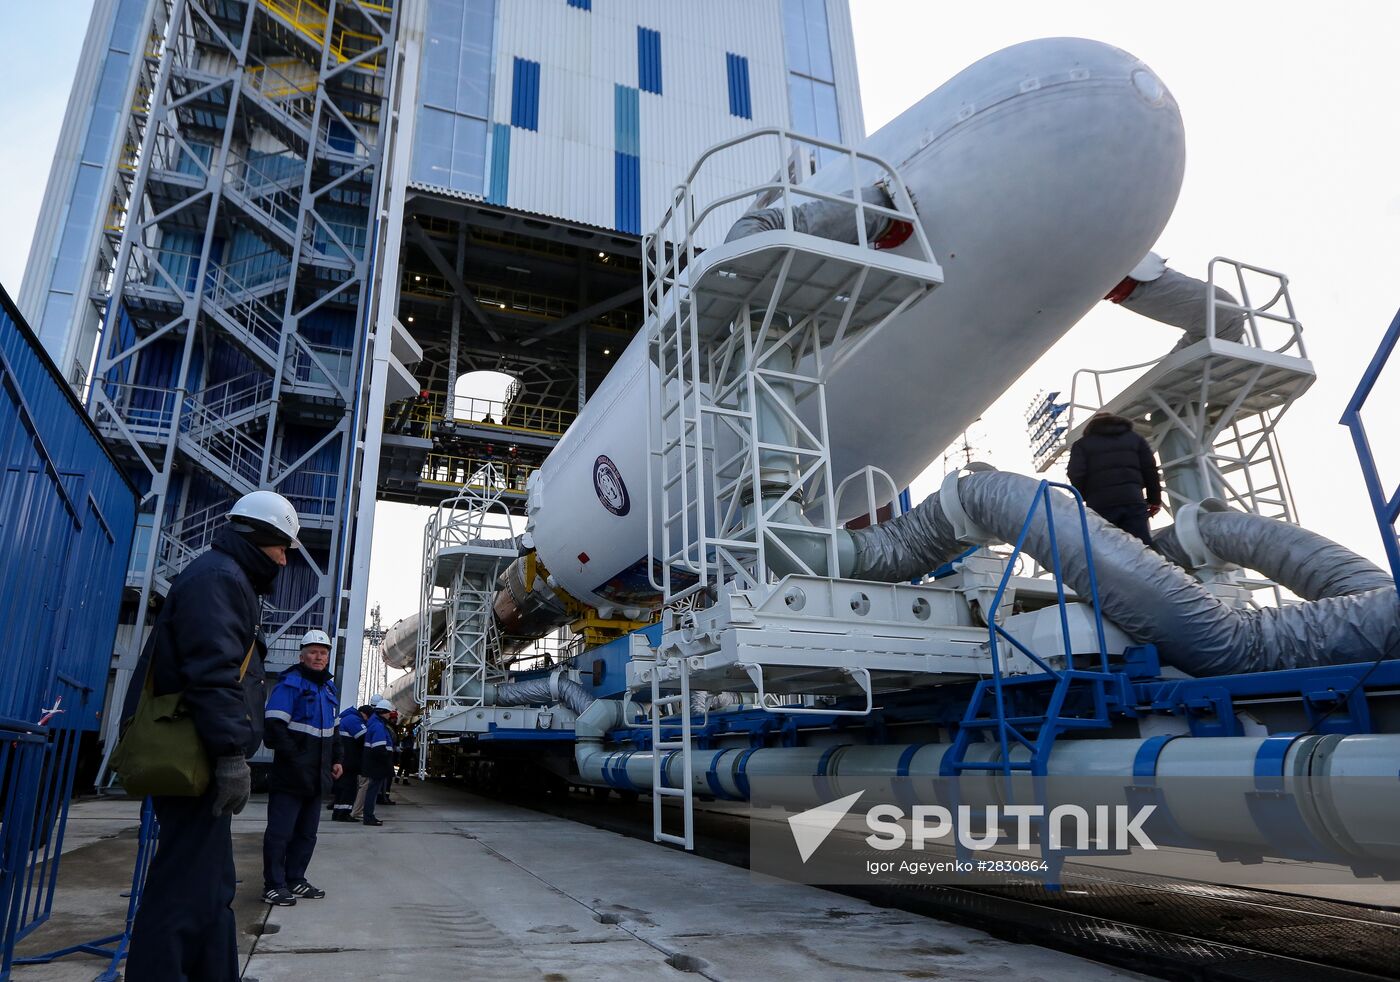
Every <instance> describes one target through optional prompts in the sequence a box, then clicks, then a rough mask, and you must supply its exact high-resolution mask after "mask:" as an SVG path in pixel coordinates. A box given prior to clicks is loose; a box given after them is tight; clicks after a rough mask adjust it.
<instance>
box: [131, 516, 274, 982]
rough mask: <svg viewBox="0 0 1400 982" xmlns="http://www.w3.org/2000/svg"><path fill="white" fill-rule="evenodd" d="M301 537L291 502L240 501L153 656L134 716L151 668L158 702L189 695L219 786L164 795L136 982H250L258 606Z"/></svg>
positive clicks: (156, 636) (135, 691)
mask: <svg viewBox="0 0 1400 982" xmlns="http://www.w3.org/2000/svg"><path fill="white" fill-rule="evenodd" d="M299 529H300V526H299V523H298V521H297V514H296V510H295V509H294V508H293V507H292V505H291V503H290V502H288V501H287V499H286V498H283V497H282V496H281V495H279V494H276V493H274V492H272V491H256V492H254V493H252V494H248V495H244V496H243V497H242V498H240V499H239V500H238V501H237V502H236V503H235V504H234V506H233V509H232V510H231V511H230V512H229V524H228V525H226V526H224V527H223V528H221V529H219V531H218V532H217V533H216V534H215V536H214V542H213V545H212V547H211V548H210V549H209V551H208V552H205V553H204V554H203V555H201V556H199V557H198V558H197V559H195V560H194V562H192V563H190V565H189V566H188V567H187V568H186V569H185V570H184V572H182V573H181V574H180V575H179V576H178V577H176V579H175V581H174V583H172V584H171V586H170V593H169V595H168V596H167V597H166V598H165V604H164V606H163V607H161V611H160V614H159V616H158V617H157V618H156V621H155V624H154V626H153V627H152V628H151V633H150V636H149V637H148V638H147V640H146V646H145V648H144V649H143V650H142V653H141V660H140V662H139V663H138V665H137V669H136V672H135V675H134V677H133V684H132V687H131V691H130V692H129V693H128V699H127V704H126V711H125V712H124V717H126V718H130V716H132V715H133V714H134V713H135V709H136V702H137V700H138V699H139V696H140V691H141V688H142V686H143V683H144V681H145V678H146V672H147V670H149V671H150V673H151V682H152V687H153V691H154V693H155V695H158V696H159V695H167V694H171V693H175V692H182V693H183V694H184V698H183V700H182V705H183V707H184V709H185V711H186V712H187V713H188V714H189V715H190V717H191V719H192V721H193V722H194V727H195V731H196V732H197V733H198V734H199V739H200V742H201V743H202V744H203V745H204V750H205V752H206V753H207V754H208V755H209V759H210V764H211V768H210V770H211V773H212V780H211V781H210V783H209V787H208V789H207V790H206V791H205V792H204V793H203V794H202V795H200V796H199V797H194V798H177V797H160V796H157V797H154V798H153V799H152V801H153V803H154V805H155V812H156V819H157V820H158V821H159V822H160V838H159V840H158V842H157V845H156V854H155V857H154V858H153V859H152V861H151V867H150V871H149V872H148V874H147V877H146V886H145V892H144V894H143V895H142V899H141V907H140V910H139V911H138V912H137V915H136V922H135V924H134V926H133V928H132V935H131V953H130V955H129V957H128V958H127V966H126V977H127V978H129V979H140V980H142V982H166V980H171V982H177V980H178V982H184V980H194V979H198V980H200V982H223V980H235V979H237V978H238V935H237V928H236V926H235V923H234V918H233V896H234V891H235V889H236V885H237V879H236V874H235V872H234V867H233V831H232V822H233V816H234V815H236V814H237V813H238V812H240V811H242V810H243V806H244V805H246V804H247V803H248V794H249V791H250V790H251V785H252V778H251V774H250V772H249V769H248V760H247V758H248V757H250V756H252V755H253V754H254V753H256V752H257V750H258V745H259V744H260V743H261V742H262V735H263V704H264V690H265V681H264V680H265V676H264V673H263V657H264V656H265V654H266V652H267V646H266V645H265V644H264V642H263V640H262V627H261V621H262V618H261V607H260V602H259V599H258V598H259V597H260V596H261V595H264V594H266V593H268V592H269V591H270V590H271V589H272V584H273V581H274V580H275V579H276V577H277V573H278V571H279V570H280V569H281V568H282V567H283V566H285V565H286V564H287V549H288V548H289V547H296V546H297V545H298V543H297V541H296V536H297V532H298V531H299Z"/></svg>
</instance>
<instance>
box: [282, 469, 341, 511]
mask: <svg viewBox="0 0 1400 982" xmlns="http://www.w3.org/2000/svg"><path fill="white" fill-rule="evenodd" d="M276 482H277V484H276V488H275V489H274V490H276V491H277V492H278V493H279V494H281V495H282V496H283V497H285V498H286V499H287V500H288V501H290V502H291V503H292V507H293V508H295V509H296V510H297V514H298V515H299V516H301V518H302V520H303V521H308V520H310V519H312V518H315V517H327V516H332V515H334V514H335V513H336V505H337V502H339V500H340V494H339V488H340V475H339V474H337V473H336V472H335V471H324V470H313V469H310V468H306V467H299V468H297V469H296V470H294V471H291V472H290V473H287V472H286V471H285V468H283V470H282V471H281V472H280V473H279V474H278V476H277V478H276Z"/></svg>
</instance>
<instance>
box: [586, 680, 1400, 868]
mask: <svg viewBox="0 0 1400 982" xmlns="http://www.w3.org/2000/svg"><path fill="white" fill-rule="evenodd" d="M585 717H587V719H586V720H585ZM621 722H622V711H621V703H618V702H614V701H611V700H599V701H598V702H595V703H594V704H593V706H592V707H590V708H589V710H588V712H587V713H585V714H584V716H581V717H580V718H579V724H581V725H580V726H579V728H578V729H577V730H576V732H577V733H578V734H579V742H578V745H577V747H576V761H577V764H578V772H579V778H580V780H581V781H582V782H583V783H585V784H590V785H594V786H598V787H610V788H614V789H617V790H620V791H635V792H641V793H647V792H650V791H651V774H652V752H651V751H627V750H606V749H604V748H603V745H602V741H603V738H604V736H605V735H606V732H607V731H608V730H609V729H613V728H616V727H617V726H620V725H621ZM1279 739H1280V738H1277V737H1272V738H1266V737H1191V738H1182V739H1173V740H1170V741H1167V742H1165V743H1161V741H1156V742H1154V740H1153V739H1151V738H1149V739H1133V740H1061V741H1059V742H1058V743H1057V744H1056V746H1055V748H1054V750H1053V751H1052V752H1051V754H1050V758H1049V762H1048V764H1047V768H1046V771H1047V774H1048V776H1049V777H1050V778H1051V779H1053V780H1052V781H1051V783H1050V784H1049V785H1048V787H1049V788H1050V793H1051V794H1053V795H1054V798H1053V800H1051V801H1048V802H1046V804H1047V805H1050V806H1053V805H1054V804H1058V803H1066V804H1069V803H1074V802H1075V801H1076V800H1077V799H1076V795H1075V794H1074V791H1075V788H1076V781H1079V782H1081V783H1080V784H1079V785H1078V786H1079V787H1080V788H1083V789H1085V790H1086V792H1087V794H1086V795H1084V796H1083V800H1092V801H1093V802H1095V803H1107V804H1114V803H1122V804H1127V805H1130V806H1131V805H1134V804H1140V803H1141V802H1140V801H1139V800H1138V799H1136V798H1132V797H1130V791H1129V789H1132V788H1138V787H1141V786H1143V785H1150V784H1153V783H1154V782H1155V783H1156V784H1157V786H1158V787H1159V789H1160V793H1159V795H1158V797H1157V798H1156V799H1155V803H1156V804H1157V806H1158V808H1160V809H1164V810H1165V812H1166V813H1168V814H1169V815H1170V818H1171V819H1172V820H1173V821H1174V822H1175V823H1176V825H1177V826H1178V827H1179V828H1180V830H1181V832H1182V833H1184V834H1185V835H1186V836H1188V837H1191V838H1194V839H1199V840H1202V841H1203V842H1207V843H1210V844H1211V845H1212V846H1217V845H1218V846H1221V847H1237V848H1239V849H1241V850H1246V851H1253V852H1257V853H1259V854H1261V855H1286V854H1287V853H1286V851H1284V850H1286V849H1287V845H1286V844H1285V843H1282V842H1281V841H1280V840H1279V836H1278V835H1277V833H1276V829H1275V828H1274V827H1273V826H1272V825H1271V824H1269V823H1267V822H1265V823H1264V824H1265V825H1267V827H1261V819H1260V818H1259V817H1258V815H1257V814H1256V812H1255V811H1254V810H1253V809H1252V808H1251V805H1250V803H1251V798H1250V796H1249V792H1250V791H1251V790H1252V789H1253V787H1254V782H1255V781H1256V780H1257V777H1256V775H1257V774H1258V772H1259V771H1260V770H1261V767H1264V768H1267V766H1268V765H1267V764H1261V762H1263V761H1266V760H1272V761H1275V763H1274V765H1273V768H1272V771H1271V773H1273V774H1277V775H1286V776H1288V777H1289V778H1291V779H1293V780H1294V781H1298V782H1300V784H1299V786H1298V788H1299V790H1301V789H1302V788H1304V787H1305V788H1306V789H1307V792H1308V793H1295V794H1291V795H1288V796H1287V798H1286V800H1285V802H1284V803H1285V804H1286V806H1287V807H1290V808H1292V809H1294V812H1293V813H1292V814H1294V815H1296V817H1297V819H1298V820H1299V821H1300V822H1301V823H1302V825H1303V827H1306V828H1307V829H1308V830H1310V832H1311V833H1312V835H1313V836H1314V837H1315V838H1316V839H1318V841H1319V842H1320V843H1321V844H1322V845H1323V846H1324V847H1326V848H1328V849H1331V850H1334V851H1335V852H1336V853H1337V855H1338V856H1339V857H1341V858H1342V859H1343V860H1344V861H1348V862H1350V861H1357V862H1362V863H1364V861H1366V860H1392V861H1393V860H1396V859H1400V834H1397V833H1400V826H1397V825H1396V824H1395V821H1394V816H1395V815H1396V814H1400V783H1397V782H1396V781H1395V761H1396V760H1400V735H1396V734H1386V735H1370V734H1359V735H1353V736H1345V737H1343V736H1336V735H1332V736H1300V737H1294V738H1292V739H1291V740H1290V741H1289V743H1288V744H1287V746H1286V748H1284V749H1281V748H1280V745H1279V744H1278V742H1277V741H1278V740H1279ZM1284 739H1287V738H1284ZM950 749H951V745H950V744H911V745H904V746H899V745H893V746H890V745H886V746H847V747H836V748H830V747H775V748H764V749H760V750H740V749H735V748H729V749H724V750H714V751H712V750H696V751H693V753H692V763H691V771H692V774H691V777H692V781H693V782H694V787H695V788H696V791H697V793H698V794H700V795H702V796H713V797H716V798H720V799H733V800H745V799H750V798H752V797H753V796H755V795H757V796H759V797H767V798H769V799H772V798H777V797H780V796H781V792H782V791H785V790H790V789H791V787H792V784H791V782H792V781H794V780H806V779H816V780H819V781H821V782H823V783H821V784H817V785H814V790H816V791H817V792H818V793H820V794H821V795H822V796H823V797H824V799H826V800H834V799H836V798H839V797H841V796H843V795H845V794H849V793H851V792H852V791H857V790H862V789H865V788H869V787H870V785H871V782H872V781H878V780H880V779H887V778H900V777H907V778H909V779H911V781H912V788H911V790H913V791H914V792H915V793H917V794H918V795H919V803H923V804H933V803H936V796H937V794H938V789H939V785H937V784H935V783H934V780H933V779H937V778H940V776H941V774H940V771H941V768H942V765H943V759H944V757H945V755H946V754H947V753H948V751H949V750H950ZM1027 757H1028V751H1026V750H1025V749H1024V748H1022V747H1016V748H1014V749H1013V752H1012V759H1013V760H1021V761H1023V760H1025V759H1027ZM1000 759H1001V751H1000V748H999V747H998V746H997V745H996V744H994V743H990V742H987V743H976V744H973V745H972V746H971V747H970V748H969V750H968V754H967V760H968V761H971V762H993V763H994V762H998V761H999V760H1000ZM681 761H682V757H681V755H680V754H679V753H678V752H674V751H672V752H668V753H666V754H665V755H664V757H663V762H662V763H663V766H662V774H663V778H662V779H663V781H665V783H666V785H667V786H669V787H680V786H681V779H682V774H681V769H680V765H681ZM843 777H844V778H845V779H846V782H847V783H846V784H845V785H843V784H842V778H843ZM1030 781H1031V778H1029V777H1028V776H1017V777H1013V778H1012V784H1011V786H1012V788H1014V789H1017V790H1018V791H1019V792H1024V793H1023V794H1020V795H1019V797H1020V799H1021V800H1022V801H1025V800H1031V799H1030V798H1029V796H1030V795H1031V794H1032V789H1031V787H1030ZM920 782H926V783H922V784H921V783H920ZM1113 784H1117V785H1118V786H1119V787H1121V790H1122V799H1121V801H1120V802H1113V801H1107V800H1105V797H1104V791H1105V789H1106V788H1109V787H1111V786H1112V785H1113ZM1005 788H1006V780H1005V778H1004V777H1003V776H1002V775H1001V774H1000V773H998V772H989V771H980V772H975V771H968V772H964V773H963V775H962V776H960V777H959V778H958V787H957V797H958V803H961V804H972V805H978V804H999V803H1006V793H1005ZM1237 792H1238V793H1237ZM1272 800H1273V801H1274V802H1277V801H1279V800H1283V799H1282V798H1281V796H1279V795H1274V796H1273V799H1272ZM1166 844H1170V843H1166Z"/></svg>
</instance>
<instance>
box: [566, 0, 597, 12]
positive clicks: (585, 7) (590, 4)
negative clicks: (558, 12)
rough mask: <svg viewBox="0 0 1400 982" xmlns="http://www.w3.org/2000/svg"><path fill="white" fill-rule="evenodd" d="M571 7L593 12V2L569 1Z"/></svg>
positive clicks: (582, 0)
mask: <svg viewBox="0 0 1400 982" xmlns="http://www.w3.org/2000/svg"><path fill="white" fill-rule="evenodd" d="M569 6H570V7H577V8H578V9H579V10H592V9H593V0H569Z"/></svg>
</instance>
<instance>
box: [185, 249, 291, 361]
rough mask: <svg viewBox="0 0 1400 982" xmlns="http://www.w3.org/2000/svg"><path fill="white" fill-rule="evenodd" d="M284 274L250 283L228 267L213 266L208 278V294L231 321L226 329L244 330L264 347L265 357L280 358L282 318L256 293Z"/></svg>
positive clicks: (246, 334) (250, 338)
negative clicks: (278, 355) (256, 290)
mask: <svg viewBox="0 0 1400 982" xmlns="http://www.w3.org/2000/svg"><path fill="white" fill-rule="evenodd" d="M284 272H285V271H282V270H278V271H276V273H277V275H267V276H266V278H262V277H260V279H261V280H262V281H261V282H260V283H253V284H249V283H244V282H243V281H241V280H239V279H238V278H237V277H236V276H235V275H234V274H233V273H232V272H231V271H230V270H229V268H228V267H224V266H212V267H211V269H210V272H209V275H208V276H207V277H206V278H205V284H204V293H205V295H206V296H207V297H208V298H209V301H210V302H211V303H212V304H213V305H214V307H216V308H217V309H218V310H219V311H220V312H222V313H223V314H224V315H225V316H226V317H227V318H228V321H227V322H226V325H225V326H230V325H232V326H233V327H235V328H237V329H238V330H239V331H241V332H242V333H243V334H244V335H245V337H246V338H247V339H248V340H250V341H251V342H253V343H255V344H257V345H258V346H259V347H260V348H261V351H262V353H263V354H264V357H273V356H275V355H276V352H277V349H278V345H279V343H280V342H281V336H282V330H281V325H282V319H281V316H280V315H279V314H278V313H277V311H275V310H273V309H272V308H271V307H270V306H268V304H267V302H266V301H265V300H263V299H262V298H261V297H260V296H258V295H257V294H256V293H254V292H253V291H254V290H255V289H257V288H258V287H260V286H265V285H267V284H269V283H274V282H277V281H279V280H280V279H281V278H282V275H281V274H282V273H284Z"/></svg>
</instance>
